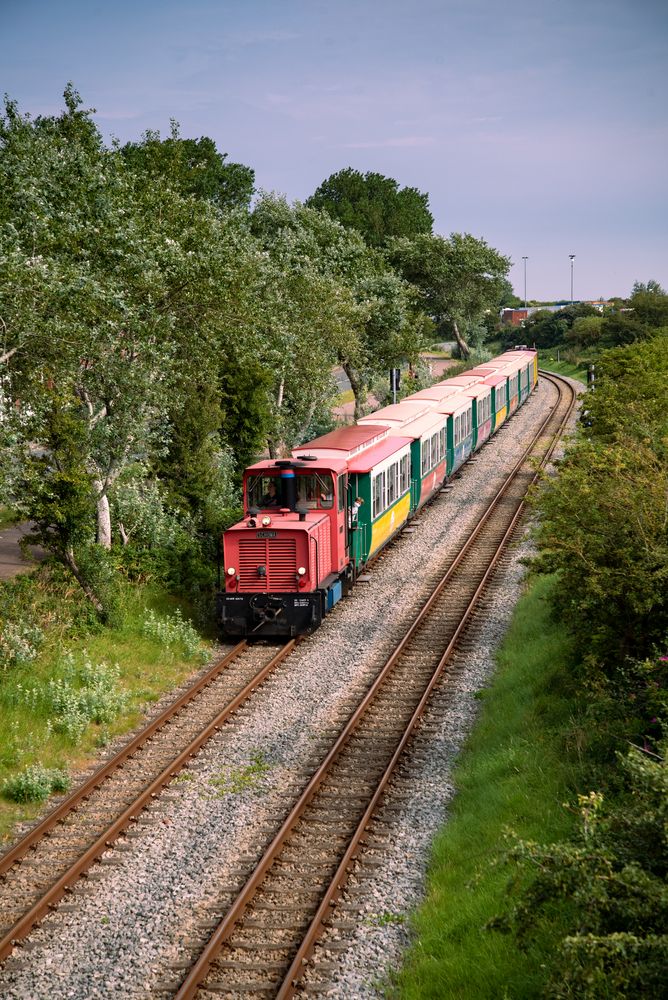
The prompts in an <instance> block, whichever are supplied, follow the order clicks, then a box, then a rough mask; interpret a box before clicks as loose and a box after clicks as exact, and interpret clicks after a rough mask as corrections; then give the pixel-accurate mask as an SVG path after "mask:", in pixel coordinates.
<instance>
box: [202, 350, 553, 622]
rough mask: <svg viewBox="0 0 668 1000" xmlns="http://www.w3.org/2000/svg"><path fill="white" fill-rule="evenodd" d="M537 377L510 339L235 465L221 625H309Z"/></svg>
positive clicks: (532, 357) (532, 354) (526, 353)
mask: <svg viewBox="0 0 668 1000" xmlns="http://www.w3.org/2000/svg"><path fill="white" fill-rule="evenodd" d="M537 382H538V358H537V354H536V351H532V350H528V349H526V348H520V349H516V350H513V351H508V352H506V353H505V354H502V355H501V356H500V357H498V358H494V360H492V361H489V362H485V364H484V365H478V366H477V367H476V368H472V369H471V370H470V371H468V372H465V373H464V374H462V375H459V376H457V377H455V378H449V379H445V380H444V381H442V382H439V383H437V384H436V385H433V386H431V387H430V388H429V389H422V390H421V391H420V392H416V393H413V395H412V396H408V397H406V398H405V399H403V400H402V401H401V402H400V403H395V404H394V405H391V406H385V407H383V408H382V409H380V410H376V412H375V413H372V414H370V415H369V416H366V417H363V418H362V419H361V420H359V421H358V423H357V424H356V425H354V426H346V427H340V428H338V429H337V430H334V431H331V432H330V433H329V434H325V435H323V436H322V437H319V438H316V439H315V440H314V441H309V442H308V443H307V444H304V445H301V447H299V448H297V449H296V450H295V451H294V452H293V457H292V458H289V459H279V460H278V461H274V460H267V461H262V462H257V463H256V464H255V465H252V466H251V467H250V468H248V469H247V470H246V472H245V473H244V481H243V502H244V511H246V514H245V516H244V518H243V520H241V521H239V523H238V524H235V525H234V526H233V527H231V528H229V529H228V530H227V531H226V532H225V533H224V535H223V559H224V589H222V588H221V591H220V593H219V594H218V613H219V620H220V624H221V628H222V632H223V634H225V635H228V636H245V637H262V638H265V637H276V636H284V637H290V636H295V635H300V634H302V633H308V632H312V631H314V630H315V629H316V628H317V627H318V625H320V623H321V621H322V619H323V618H324V617H325V615H326V614H327V613H328V612H329V611H331V609H332V608H333V607H334V605H335V604H336V603H337V601H339V600H340V598H341V597H342V596H343V594H345V593H348V592H349V590H350V589H351V588H352V586H353V584H354V583H355V580H356V578H357V577H358V576H359V574H360V572H361V571H362V570H363V569H364V567H365V565H366V564H367V563H368V561H369V559H370V558H371V557H372V556H374V555H376V553H377V552H378V551H379V550H380V549H381V548H383V546H384V545H386V544H387V543H388V541H389V540H390V539H391V538H392V537H393V536H394V535H396V533H397V532H398V531H400V530H401V529H402V528H403V526H404V525H405V524H406V522H407V521H408V520H410V518H411V517H412V516H413V514H414V513H415V511H416V510H418V509H419V508H420V507H422V506H423V504H425V503H426V502H427V501H428V500H429V499H430V498H431V497H432V496H433V495H434V493H436V492H437V491H438V490H439V489H440V488H441V487H442V485H443V483H444V482H445V481H447V479H448V478H449V477H450V476H452V475H453V473H455V472H456V471H457V469H459V467H460V466H461V465H462V464H463V463H464V462H465V461H466V460H467V458H468V457H469V456H470V455H471V454H472V453H473V452H475V451H477V450H478V449H479V448H480V447H481V446H482V445H483V444H484V443H485V441H487V440H488V438H490V437H491V436H492V435H493V434H494V433H495V432H496V431H497V430H498V429H499V427H500V426H501V425H502V424H503V422H504V421H505V420H507V419H508V417H509V416H511V415H512V413H513V412H514V411H515V410H516V409H517V408H518V407H520V406H521V405H522V404H523V403H524V401H525V400H526V399H527V398H528V396H529V394H530V393H531V392H532V391H533V389H534V388H535V387H536V384H537Z"/></svg>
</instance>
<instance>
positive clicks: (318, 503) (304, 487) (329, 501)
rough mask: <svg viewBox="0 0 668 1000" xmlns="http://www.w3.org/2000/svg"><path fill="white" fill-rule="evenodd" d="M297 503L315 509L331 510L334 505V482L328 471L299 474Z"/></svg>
mask: <svg viewBox="0 0 668 1000" xmlns="http://www.w3.org/2000/svg"><path fill="white" fill-rule="evenodd" d="M297 503H302V504H306V506H307V507H308V508H309V509H311V510H314V509H315V508H320V509H321V510H331V508H332V507H333V506H334V482H333V480H332V477H331V476H330V475H329V473H327V472H314V473H310V474H308V475H299V474H298V475H297Z"/></svg>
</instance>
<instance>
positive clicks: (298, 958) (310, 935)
mask: <svg viewBox="0 0 668 1000" xmlns="http://www.w3.org/2000/svg"><path fill="white" fill-rule="evenodd" d="M566 385H568V386H569V388H570V389H571V403H570V405H569V407H568V409H567V411H566V413H565V415H564V417H563V418H562V420H561V421H560V423H559V426H558V427H557V429H556V431H555V434H554V438H553V441H552V444H551V445H550V446H549V447H548V449H547V451H546V452H545V454H544V455H543V457H542V459H541V461H540V464H539V467H538V469H537V470H536V473H535V475H534V476H533V478H532V480H531V483H530V486H531V485H533V484H534V483H535V482H536V481H537V479H538V477H539V475H540V470H541V469H542V468H544V467H545V465H546V464H547V463H548V461H549V459H550V457H551V455H552V452H553V451H554V448H555V447H556V445H557V442H558V441H559V439H560V437H561V434H562V433H563V430H564V427H565V424H566V422H567V420H568V418H569V416H570V414H571V412H572V409H573V405H574V403H575V393H574V392H573V390H572V386H570V385H569V383H566ZM557 388H559V387H557ZM560 392H561V390H560ZM548 420H549V418H548ZM544 426H545V424H543V425H542V426H541V432H540V433H542V429H543V428H544ZM537 437H538V435H537V436H536V437H535V438H534V441H533V442H532V445H531V446H530V448H531V447H532V446H533V444H534V443H535V441H536V440H537ZM529 450H530V449H528V450H527V452H526V453H525V455H524V459H523V461H521V462H520V463H519V464H520V465H521V464H523V462H524V461H526V459H527V457H528V452H529ZM517 468H518V467H517V466H516V469H515V471H516V470H517ZM513 474H514V473H513ZM525 506H526V499H523V500H522V501H521V502H520V503H519V505H518V507H517V510H516V511H515V514H514V516H513V518H512V520H511V522H510V524H509V525H508V527H507V529H506V531H505V532H504V535H503V537H502V539H501V541H500V542H499V545H498V546H497V549H496V551H495V553H494V555H493V557H492V560H491V562H490V563H489V565H488V567H487V569H486V570H485V573H484V575H483V577H482V579H481V581H480V583H479V584H478V586H477V588H476V590H475V592H474V594H473V596H472V597H471V600H470V601H469V604H468V606H467V608H466V610H465V612H464V614H463V615H462V618H461V620H460V623H459V625H458V626H457V628H456V630H455V632H454V634H453V636H452V638H451V639H450V641H449V643H448V645H447V647H446V649H445V651H444V653H443V655H442V657H441V659H440V661H439V663H438V664H437V666H436V668H435V670H434V673H433V675H432V677H431V679H430V681H429V683H428V685H427V687H426V688H425V691H424V693H423V695H422V697H421V698H420V701H419V703H418V705H417V707H416V708H415V711H414V712H413V715H412V716H411V718H410V720H409V722H408V724H407V726H406V729H405V730H404V733H403V735H402V737H401V740H400V741H399V743H398V745H397V747H396V749H395V751H394V753H393V754H392V757H391V759H390V761H389V763H388V765H387V767H386V769H385V771H384V773H383V775H382V777H381V779H380V781H379V783H378V786H377V788H376V790H375V792H374V793H373V797H372V798H371V800H370V802H369V804H368V806H367V808H366V810H365V812H364V815H363V816H362V818H361V820H360V821H359V823H358V825H357V829H356V830H355V833H354V834H353V835H352V837H351V840H350V843H349V845H348V847H347V849H346V852H345V854H344V856H343V858H342V860H341V862H340V864H339V867H338V868H337V871H336V873H335V875H334V877H333V878H332V880H331V882H330V885H329V887H328V889H327V890H326V892H325V894H324V896H323V898H322V900H321V902H320V905H319V907H318V909H317V911H316V913H315V915H314V917H313V919H312V921H311V923H310V924H309V926H308V928H307V929H306V931H305V933H304V937H303V940H302V943H301V945H300V946H299V949H298V951H297V953H296V955H295V957H294V958H293V960H292V963H291V965H290V968H289V969H288V971H287V973H286V974H285V977H284V979H283V983H282V984H281V987H280V989H279V990H278V992H277V993H276V994H275V996H276V1000H289V998H290V997H292V996H294V995H295V992H296V989H297V988H298V986H299V983H300V979H301V976H300V975H299V973H300V972H301V971H302V970H303V967H304V965H305V963H306V962H307V961H308V959H309V957H310V956H311V954H312V953H313V949H314V947H315V944H316V941H317V939H318V937H319V936H320V934H321V933H322V930H323V928H324V922H325V917H326V915H327V914H328V912H329V910H330V907H331V906H332V905H333V904H334V903H335V902H336V899H337V898H338V897H339V896H340V895H341V893H342V892H343V889H344V888H345V884H346V882H347V879H348V872H349V870H350V866H351V863H352V861H353V860H354V857H355V853H356V851H357V850H358V848H359V846H360V843H361V841H362V840H363V838H364V833H365V831H366V829H367V827H368V826H369V823H370V821H371V818H372V816H373V813H374V811H375V809H376V807H377V805H378V803H379V801H380V799H381V797H382V795H383V793H384V791H385V789H386V787H387V785H388V783H389V781H390V778H391V777H392V774H393V772H394V770H395V768H396V766H397V763H398V761H399V758H400V757H401V754H402V753H403V751H404V749H405V747H406V745H407V743H408V741H409V740H410V738H411V736H412V733H413V730H414V729H415V726H416V725H417V723H418V721H419V720H420V718H421V717H422V715H423V714H424V711H425V709H426V707H427V703H428V701H429V698H430V696H431V694H432V691H433V689H434V687H435V686H436V684H437V683H438V680H439V679H440V677H441V674H442V673H443V670H444V669H445V666H446V664H447V663H448V662H449V660H450V659H451V657H452V655H453V653H454V651H455V648H456V645H457V640H458V639H459V637H460V636H461V634H462V632H463V631H464V629H465V627H466V625H467V623H468V621H469V619H470V617H471V614H472V613H473V611H474V609H475V606H476V604H477V603H478V601H479V599H480V596H481V594H482V592H483V591H484V589H485V587H486V586H487V584H488V582H489V580H490V577H491V576H492V574H493V572H494V570H495V569H496V566H497V564H498V562H499V560H500V559H501V556H502V555H503V553H504V550H505V548H506V546H507V545H508V543H509V541H510V538H511V537H512V535H513V533H514V532H515V530H516V528H517V525H518V523H519V521H520V518H521V517H522V515H523V513H524V508H525ZM466 544H467V545H468V542H467V543H466ZM449 573H450V571H448V574H446V575H449ZM442 590H443V583H441V584H439V585H438V592H439V593H441V592H442ZM393 655H394V654H393Z"/></svg>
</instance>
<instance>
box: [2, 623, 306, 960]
mask: <svg viewBox="0 0 668 1000" xmlns="http://www.w3.org/2000/svg"><path fill="white" fill-rule="evenodd" d="M297 642H298V640H297V639H292V640H290V641H289V642H288V643H286V644H285V645H284V646H283V647H281V649H280V650H279V651H278V653H277V654H276V655H275V656H273V657H272V658H271V659H270V660H269V662H268V663H267V664H265V666H264V667H263V668H262V669H261V670H260V671H258V673H257V674H256V675H255V676H254V677H253V678H252V679H251V681H249V683H248V684H246V685H245V686H244V688H243V689H242V690H241V691H239V692H238V693H237V694H236V695H235V697H234V698H233V699H232V700H231V701H230V702H228V704H227V705H226V706H225V707H224V708H223V709H222V710H221V711H220V712H219V713H218V714H217V715H216V717H215V718H214V719H213V720H212V721H211V722H209V724H208V725H207V726H206V727H205V728H204V729H203V730H201V731H200V733H199V734H198V735H197V736H196V737H195V738H194V739H193V740H191V742H190V743H189V744H188V745H187V746H186V747H185V748H184V749H183V750H182V751H181V753H179V755H178V756H177V757H176V758H174V759H173V760H172V761H170V763H169V764H168V765H167V766H166V767H165V768H163V769H162V770H161V772H160V773H159V774H158V775H157V776H156V777H155V778H154V779H153V781H151V782H150V784H148V785H146V786H145V787H144V789H143V790H142V792H141V794H140V795H139V796H138V797H137V798H136V799H135V801H134V802H132V803H131V804H130V805H129V806H127V807H126V808H125V809H124V810H123V812H122V813H120V814H119V816H117V817H116V819H115V820H114V822H113V823H111V824H110V825H109V826H108V827H107V828H106V829H105V830H104V832H103V833H102V834H100V835H99V836H98V837H97V839H96V840H95V841H94V842H93V843H92V844H91V845H90V846H89V847H88V848H87V850H86V851H85V853H84V854H82V855H80V857H79V858H78V859H77V861H76V862H75V863H74V864H73V865H71V866H70V867H69V868H68V869H67V871H66V872H65V873H64V874H63V875H61V877H60V878H59V879H58V880H57V881H56V882H54V883H53V885H51V886H50V887H49V889H48V891H47V892H46V893H44V895H43V896H42V897H41V898H40V899H39V900H37V901H36V902H35V903H34V904H33V906H32V907H31V908H30V909H29V910H27V911H26V913H25V914H24V915H23V916H22V917H21V918H20V919H19V920H18V921H16V922H15V923H14V925H13V926H12V927H11V928H10V930H9V931H8V932H7V933H6V934H5V935H4V936H3V937H2V938H1V939H0V960H2V959H4V958H6V957H7V955H9V954H10V953H11V951H12V949H13V947H14V945H15V944H16V942H17V941H18V940H20V939H21V938H24V937H26V936H27V934H28V933H29V932H30V930H31V929H32V928H33V927H34V926H35V924H36V923H37V922H38V921H39V920H40V919H41V918H42V917H44V916H45V914H46V913H48V912H49V910H51V909H53V908H54V907H55V905H56V904H57V902H58V901H59V900H60V899H61V898H62V896H63V895H64V894H65V893H66V892H68V891H69V890H71V888H72V884H73V883H74V882H75V881H76V879H78V878H79V877H80V876H81V875H82V874H83V873H84V872H85V871H86V870H87V869H88V868H90V866H91V865H92V864H93V862H94V861H95V860H97V858H99V857H100V856H101V855H102V854H104V852H105V851H106V850H108V849H109V847H110V846H111V845H112V844H113V843H114V841H115V840H116V839H117V838H118V836H119V835H120V834H121V833H122V832H123V831H124V830H125V829H127V827H128V826H129V825H130V824H131V823H132V822H134V821H135V820H136V819H137V816H138V814H139V813H140V812H141V811H142V810H143V809H144V808H145V807H146V806H147V805H148V804H149V803H150V802H151V801H153V799H155V798H156V796H157V795H158V792H159V791H160V789H161V788H163V787H164V786H165V785H167V784H169V783H170V782H171V781H172V779H173V778H174V777H175V776H176V775H177V774H178V773H179V771H180V770H182V768H183V767H184V766H185V765H186V764H187V762H188V761H189V760H190V758H191V757H192V756H193V755H194V754H195V753H197V751H198V750H200V749H201V747H202V746H203V745H204V744H205V743H206V742H207V740H209V739H210V738H211V736H213V734H214V733H215V732H216V731H217V730H219V729H220V727H221V725H222V724H223V723H224V722H225V721H226V719H228V718H229V717H230V716H231V715H232V714H233V713H234V712H235V711H236V710H237V708H238V707H239V706H240V705H241V704H243V702H244V701H246V699H247V698H248V697H249V695H251V694H252V693H253V691H254V690H255V689H256V688H257V687H258V686H259V685H260V684H262V682H263V681H264V680H265V679H266V677H267V676H268V675H269V674H270V673H271V672H272V671H273V670H274V669H275V667H276V666H278V664H279V663H281V662H282V660H284V659H285V658H286V657H287V656H288V655H289V654H290V653H291V652H292V650H293V649H294V648H295V646H296V644H297ZM245 648H246V643H245V642H243V643H239V644H238V645H237V646H236V647H235V648H234V649H233V650H232V651H231V652H230V653H229V654H228V655H227V656H226V657H224V658H223V659H222V660H221V661H220V662H219V663H218V664H216V666H215V667H214V668H213V670H212V671H211V672H210V673H209V674H207V675H206V677H209V681H208V683H210V681H211V680H212V679H214V678H213V677H210V674H213V673H214V671H216V676H217V673H219V672H220V671H221V670H222V669H224V667H225V666H227V665H228V664H229V662H230V661H231V660H232V659H236V657H237V656H239V654H240V653H241V652H243V650H244V649H245ZM203 686H204V687H205V686H206V684H200V687H199V690H201V689H202V687H203ZM193 697H194V694H193V692H192V690H191V689H189V690H188V691H187V692H185V693H184V695H183V696H182V697H181V698H179V699H178V700H177V701H176V702H174V704H173V705H171V706H170V707H169V708H168V709H166V711H165V712H163V713H161V715H160V716H159V717H158V719H156V720H155V722H154V723H153V724H152V725H151V726H149V727H147V729H146V730H142V733H140V734H139V736H144V740H145V739H146V738H147V737H146V736H145V733H146V732H148V731H149V730H150V735H153V733H155V732H156V730H157V729H158V728H161V725H164V724H165V722H167V721H168V719H169V717H170V713H171V715H172V716H173V714H174V710H175V706H178V708H182V707H183V705H185V704H187V702H188V701H190V700H191V699H192V698H193ZM161 720H162V722H161ZM160 722H161V725H158V723H160ZM137 739H138V737H137V738H136V739H135V740H133V741H132V742H131V743H130V744H128V748H129V747H133V746H134V748H135V749H136V748H137V747H136V745H135V744H136V740H137ZM128 748H124V752H123V760H125V759H127V757H128V756H129V753H128V752H125V751H127V750H128ZM115 760H116V758H112V762H113V761H115ZM112 762H110V763H112ZM118 766H119V764H118V763H116V765H115V767H118ZM115 767H114V768H112V769H111V770H115ZM103 771H106V766H105V767H103V768H100V770H99V772H97V771H96V772H95V774H94V775H93V776H92V778H91V779H90V781H92V779H93V778H95V777H96V776H97V775H98V773H101V772H103ZM108 773H111V771H108V772H107V773H105V777H107V776H108ZM98 783H99V781H98V782H97V783H93V784H90V783H89V782H87V783H86V786H87V787H88V793H90V791H92V790H93V789H94V788H95V787H97V784H98ZM83 797H85V794H84V795H82V794H79V796H78V798H77V799H76V803H75V804H74V805H72V804H71V803H70V809H69V810H66V811H65V812H64V813H63V814H62V815H66V814H67V812H68V811H71V810H72V808H76V804H78V802H80V801H81V799H82V798H83ZM70 798H71V797H70ZM69 801H70V800H69V799H68V800H65V802H64V803H62V805H66V804H67V803H68V802H69ZM57 811H58V810H54V813H55V812H57ZM49 818H51V814H49V816H48V817H46V819H49ZM59 818H60V817H59ZM41 826H42V824H40V827H41ZM52 828H53V823H52V824H50V825H49V827H48V828H47V831H46V832H47V833H48V832H49V830H50V829H52ZM44 835H45V833H44V832H42V836H44ZM33 842H34V841H33ZM17 846H18V845H17Z"/></svg>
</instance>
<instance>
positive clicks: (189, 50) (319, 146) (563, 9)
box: [0, 0, 668, 300]
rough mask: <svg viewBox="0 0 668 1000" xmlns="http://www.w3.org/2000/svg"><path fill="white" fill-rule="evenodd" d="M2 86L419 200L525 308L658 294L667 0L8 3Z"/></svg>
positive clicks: (131, 129) (302, 174)
mask: <svg viewBox="0 0 668 1000" xmlns="http://www.w3.org/2000/svg"><path fill="white" fill-rule="evenodd" d="M0 39H1V40H2V53H3V57H2V63H1V65H0V90H1V91H2V92H4V93H7V94H8V95H9V97H10V98H12V99H13V100H15V101H17V102H18V104H19V109H20V110H21V111H22V112H24V113H30V114H31V115H33V116H35V115H38V114H41V115H50V114H57V113H59V112H60V110H61V109H62V108H63V107H64V103H63V99H62V93H63V90H64V89H65V85H66V84H67V82H68V81H72V82H73V83H74V85H75V87H76V89H77V90H78V91H79V93H80V94H81V96H82V98H83V102H84V106H85V107H89V108H95V109H96V113H95V116H94V117H95V121H96V122H97V124H98V127H99V128H100V131H101V132H102V134H103V135H104V136H105V138H106V139H107V140H109V141H111V139H112V138H114V137H115V138H117V139H119V140H120V141H121V142H126V141H128V140H135V139H138V138H140V137H141V135H142V133H143V132H144V131H145V130H146V129H153V130H159V131H160V133H161V134H162V135H163V136H166V135H168V134H169V130H170V120H171V119H176V120H177V121H178V122H179V124H180V130H181V134H182V135H183V136H184V137H193V138H197V137H199V136H202V135H206V136H210V137H211V138H212V139H214V140H215V142H216V145H217V148H218V150H219V151H220V152H224V153H227V155H228V159H229V161H230V162H238V163H244V164H246V165H247V166H250V167H252V168H253V170H254V171H255V179H256V186H257V188H258V189H264V190H267V191H276V192H279V193H281V194H284V195H286V196H287V198H288V199H289V200H290V201H293V200H296V199H298V200H300V201H303V200H305V199H306V198H307V197H308V196H309V195H310V194H312V193H313V191H314V190H315V189H316V188H317V187H318V185H319V184H320V183H322V181H323V180H325V179H326V178H327V177H329V176H330V175H331V174H333V173H335V172H336V171H338V170H341V169H343V168H344V167H348V166H351V167H354V168H355V169H357V170H360V171H362V172H366V171H376V172H378V173H381V174H384V175H385V176H388V177H393V178H394V179H395V180H396V181H397V182H398V183H399V185H400V186H401V187H403V186H409V187H417V188H418V189H419V190H420V191H422V192H427V193H428V194H429V205H430V208H431V211H432V214H433V216H434V231H435V232H437V233H441V234H443V235H444V236H447V235H448V234H449V233H451V232H469V233H472V234H473V235H474V236H476V237H479V238H482V239H484V240H486V241H487V242H488V243H489V244H490V245H491V246H493V247H495V248H496V249H497V250H499V251H501V252H502V253H504V254H506V255H507V256H509V257H510V258H511V259H512V261H513V266H512V268H511V271H510V274H509V277H510V280H511V281H512V283H513V285H514V288H515V291H516V293H517V294H518V295H519V296H520V298H524V293H525V285H524V272H525V262H524V261H523V259H522V258H523V257H524V256H526V257H527V258H528V259H527V261H526V293H527V296H528V298H529V299H540V300H552V299H570V295H571V261H570V258H569V255H570V254H575V259H574V261H573V268H572V273H573V294H574V297H575V299H595V298H599V297H603V298H610V297H612V296H615V295H622V296H626V295H628V294H629V293H630V291H631V287H632V285H633V282H634V281H636V280H639V281H647V280H649V279H650V278H653V279H655V280H657V281H659V282H660V283H661V284H662V285H663V286H664V287H666V288H668V194H667V180H668V171H667V168H666V165H667V162H668V155H667V154H668V113H667V111H666V105H667V103H668V102H667V98H668V3H666V2H665V0H505V2H503V3H501V2H499V0H355V2H353V0H244V2H241V0H189V2H187V3H186V2H178V0H114V2H106V3H102V2H99V0H0Z"/></svg>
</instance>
